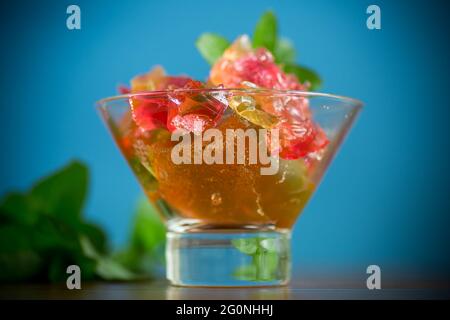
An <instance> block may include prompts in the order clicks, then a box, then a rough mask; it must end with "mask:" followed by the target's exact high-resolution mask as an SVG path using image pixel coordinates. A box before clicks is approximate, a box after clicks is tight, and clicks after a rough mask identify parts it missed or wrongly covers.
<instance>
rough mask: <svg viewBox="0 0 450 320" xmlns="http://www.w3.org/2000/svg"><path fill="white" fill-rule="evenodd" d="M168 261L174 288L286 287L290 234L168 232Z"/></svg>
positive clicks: (170, 278) (263, 232)
mask: <svg viewBox="0 0 450 320" xmlns="http://www.w3.org/2000/svg"><path fill="white" fill-rule="evenodd" d="M166 260H167V279H169V280H170V281H171V283H172V284H174V285H180V286H206V287H254V286H278V285H285V284H287V283H288V281H289V277H290V268H291V256H290V232H288V231H250V230H226V231H222V230H221V231H214V232H211V231H210V232H195V233H176V232H168V233H167V247H166Z"/></svg>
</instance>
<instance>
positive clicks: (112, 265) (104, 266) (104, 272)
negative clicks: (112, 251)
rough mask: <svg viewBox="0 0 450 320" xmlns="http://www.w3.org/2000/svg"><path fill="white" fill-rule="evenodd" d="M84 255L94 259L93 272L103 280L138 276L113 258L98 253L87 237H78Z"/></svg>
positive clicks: (129, 278)
mask: <svg viewBox="0 0 450 320" xmlns="http://www.w3.org/2000/svg"><path fill="white" fill-rule="evenodd" d="M80 243H81V247H82V249H83V253H84V254H85V256H86V257H88V258H90V259H92V260H94V261H95V263H96V264H95V273H96V274H97V275H98V276H99V277H101V278H102V279H104V280H134V279H137V278H138V276H137V275H136V274H134V273H133V272H131V271H130V270H128V269H127V268H126V267H125V266H123V265H122V264H121V263H119V262H117V261H115V260H114V259H113V258H110V257H107V256H103V255H102V254H100V253H99V252H98V251H97V250H96V248H95V247H94V245H93V244H92V243H91V242H90V240H89V238H87V237H83V236H82V237H80Z"/></svg>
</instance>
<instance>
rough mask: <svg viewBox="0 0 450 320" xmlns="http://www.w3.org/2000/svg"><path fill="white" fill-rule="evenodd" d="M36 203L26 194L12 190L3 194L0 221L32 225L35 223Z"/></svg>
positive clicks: (36, 216)
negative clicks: (12, 191)
mask: <svg viewBox="0 0 450 320" xmlns="http://www.w3.org/2000/svg"><path fill="white" fill-rule="evenodd" d="M37 219H38V215H37V214H36V203H35V202H34V201H33V199H32V198H31V197H29V196H28V195H26V194H22V193H18V192H14V193H10V194H8V195H6V196H5V198H4V199H3V202H2V204H1V205H0V222H1V223H8V222H11V223H17V224H20V225H30V226H31V225H33V224H35V223H36V221H37Z"/></svg>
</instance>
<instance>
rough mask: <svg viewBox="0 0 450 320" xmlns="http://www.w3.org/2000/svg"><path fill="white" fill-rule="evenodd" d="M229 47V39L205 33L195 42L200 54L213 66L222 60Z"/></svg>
mask: <svg viewBox="0 0 450 320" xmlns="http://www.w3.org/2000/svg"><path fill="white" fill-rule="evenodd" d="M229 45H230V43H229V42H228V40H227V39H225V38H224V37H222V36H220V35H218V34H214V33H203V34H202V35H201V36H200V37H199V38H198V39H197V41H196V42H195V46H196V47H197V49H198V50H199V51H200V54H201V55H202V56H203V58H205V60H206V61H208V63H209V64H210V65H213V64H214V63H215V62H216V60H217V59H219V58H220V56H221V55H222V54H223V52H224V51H225V49H226V48H228V47H229Z"/></svg>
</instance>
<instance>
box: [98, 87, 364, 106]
mask: <svg viewBox="0 0 450 320" xmlns="http://www.w3.org/2000/svg"><path fill="white" fill-rule="evenodd" d="M220 92H226V93H233V92H236V93H243V92H244V93H249V94H265V95H271V96H294V97H321V98H328V99H334V100H340V101H344V102H346V103H348V104H351V105H353V106H354V107H355V108H357V109H361V108H362V107H363V105H364V103H363V102H362V101H360V100H358V99H355V98H350V97H347V96H342V95H336V94H331V93H322V92H314V91H301V90H277V89H264V88H254V89H253V88H251V89H248V88H203V89H174V90H155V91H142V92H137V93H128V94H121V95H116V96H111V97H107V98H103V99H100V100H98V101H97V102H96V106H97V107H98V108H102V107H105V106H106V105H107V104H108V103H110V102H113V101H117V100H122V99H130V98H132V97H142V96H151V97H155V98H160V97H164V96H167V95H168V94H174V93H220Z"/></svg>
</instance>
